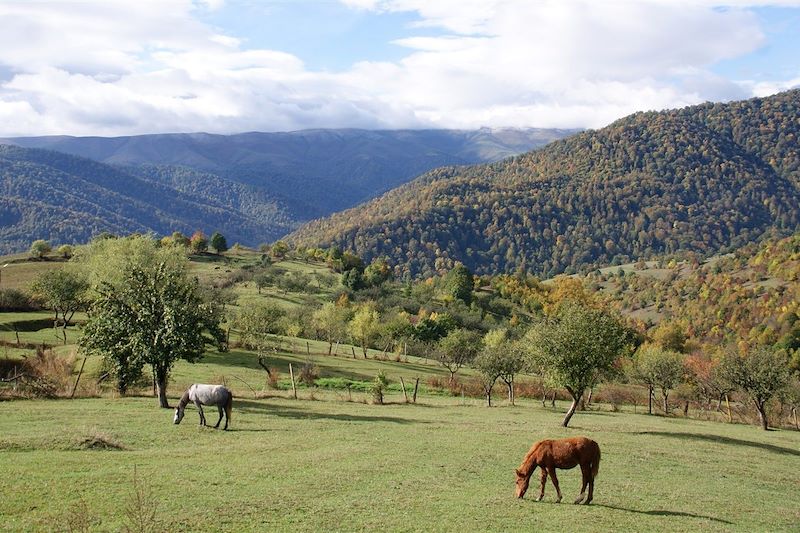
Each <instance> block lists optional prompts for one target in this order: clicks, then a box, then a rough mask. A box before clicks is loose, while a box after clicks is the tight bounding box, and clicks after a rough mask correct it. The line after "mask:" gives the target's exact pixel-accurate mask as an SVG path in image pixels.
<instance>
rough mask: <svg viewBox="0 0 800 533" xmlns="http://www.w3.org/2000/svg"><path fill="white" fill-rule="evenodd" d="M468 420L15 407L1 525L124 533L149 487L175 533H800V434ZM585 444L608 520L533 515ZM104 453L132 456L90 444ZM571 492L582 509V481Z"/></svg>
mask: <svg viewBox="0 0 800 533" xmlns="http://www.w3.org/2000/svg"><path fill="white" fill-rule="evenodd" d="M391 399H392V400H395V401H397V400H398V399H399V398H398V397H397V396H396V395H395V396H394V397H393V398H391ZM455 402H456V400H455V399H449V398H448V399H431V398H426V399H425V400H424V404H422V405H404V404H394V405H385V406H377V405H368V404H365V403H358V402H344V401H341V400H340V399H339V398H338V395H336V394H328V395H322V396H321V399H320V400H317V401H310V400H297V401H295V400H291V399H287V398H282V397H280V398H279V397H274V398H268V399H262V400H252V399H247V398H240V399H237V401H236V403H235V407H234V414H233V419H232V429H231V430H230V431H228V432H222V431H219V430H213V429H211V428H200V427H198V426H197V425H196V423H197V415H196V413H195V412H194V411H193V410H192V411H190V412H188V413H187V417H186V419H185V420H184V422H183V424H181V425H180V426H174V425H173V424H172V423H171V422H172V412H171V411H168V410H160V409H158V408H157V407H156V405H155V400H153V399H152V398H125V399H102V398H101V399H82V400H73V401H15V402H3V403H0V435H1V437H0V467H2V471H3V476H0V493H2V494H3V498H2V499H0V523H2V524H3V529H4V530H8V531H31V530H59V529H61V530H63V529H66V528H67V526H68V525H69V524H74V523H76V522H77V523H80V522H83V523H89V524H91V525H92V529H94V530H98V531H118V530H120V528H122V527H124V526H125V525H126V524H127V523H128V522H127V520H128V519H127V517H126V514H125V511H124V509H125V508H126V507H127V506H130V505H131V503H132V502H133V501H134V499H133V493H134V485H133V478H134V469H135V470H136V472H137V476H138V479H139V481H140V484H139V489H140V491H141V493H143V502H144V505H145V507H146V508H149V506H150V505H154V506H155V517H154V520H155V521H156V522H157V523H158V529H159V530H170V531H198V530H204V531H272V530H282V531H288V530H293V531H331V530H343V531H353V530H390V531H457V530H460V531H514V530H545V531H561V530H563V531H698V530H703V531H790V530H795V531H796V530H797V525H798V521H800V508H798V506H797V501H798V497H799V496H800V477H799V476H798V474H797V465H798V462H800V434H798V433H796V432H790V431H773V432H769V433H764V432H761V431H759V430H757V429H755V428H753V427H747V426H739V425H724V424H718V423H710V422H698V421H686V420H682V419H681V420H679V419H669V418H661V417H648V416H644V415H633V414H620V413H606V412H588V413H578V414H577V415H576V417H575V419H574V425H575V427H574V428H571V429H568V430H565V429H563V428H561V427H559V425H558V422H559V420H560V412H558V413H556V412H553V411H551V410H547V409H543V408H541V407H535V406H533V405H532V404H529V405H523V406H517V407H499V408H491V409H490V408H485V407H482V406H480V402H479V401H474V402H469V401H468V405H455ZM562 407H563V406H562ZM209 419H211V420H213V419H214V415H211V416H209ZM578 434H584V435H588V436H590V437H592V438H594V439H595V440H597V441H598V442H599V443H600V445H601V448H602V453H603V459H602V462H601V467H600V475H599V477H598V479H597V484H596V491H595V500H594V503H593V504H592V505H591V506H575V505H572V504H568V503H561V504H555V503H553V499H554V495H555V493H554V490H553V488H552V486H548V488H547V492H546V495H545V500H544V501H543V502H540V503H537V502H535V501H533V500H532V499H531V497H530V495H529V496H528V497H526V498H525V499H524V500H517V499H515V498H514V497H513V469H514V468H515V467H516V466H518V464H519V462H520V461H521V459H522V456H523V455H524V453H525V452H526V450H527V449H528V447H529V446H530V444H531V443H532V442H533V441H534V440H537V439H540V438H543V437H560V436H566V435H578ZM97 435H101V436H104V438H106V439H107V440H111V441H114V442H116V443H118V444H119V445H120V446H122V447H124V449H122V450H102V449H92V448H87V447H85V446H84V445H82V444H81V442H82V441H83V440H85V439H86V438H89V437H92V436H97ZM559 474H560V476H559V478H560V482H561V487H562V491H563V492H564V497H565V501H568V500H570V499H571V498H574V496H575V495H576V494H577V492H578V489H579V483H580V474H579V472H578V471H577V470H571V471H559Z"/></svg>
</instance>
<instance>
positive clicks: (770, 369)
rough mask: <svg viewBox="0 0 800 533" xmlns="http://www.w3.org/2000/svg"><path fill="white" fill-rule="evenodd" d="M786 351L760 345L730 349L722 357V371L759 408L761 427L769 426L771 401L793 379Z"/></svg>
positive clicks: (757, 409)
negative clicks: (738, 350)
mask: <svg viewBox="0 0 800 533" xmlns="http://www.w3.org/2000/svg"><path fill="white" fill-rule="evenodd" d="M786 362H787V361H786V354H785V353H784V352H782V351H777V350H771V349H769V348H767V347H758V348H756V349H754V350H753V351H751V352H750V353H736V352H733V351H731V352H728V353H727V354H725V357H723V358H722V361H721V373H722V375H723V376H724V378H725V379H726V380H727V381H728V382H729V383H730V384H731V385H733V386H734V387H736V388H738V389H741V390H742V391H744V392H745V393H746V394H747V395H748V396H749V397H750V399H751V400H752V401H753V404H754V405H755V407H756V411H758V418H759V421H760V422H761V428H762V429H764V430H767V429H768V428H769V421H768V420H767V402H768V401H770V399H772V397H773V396H775V395H776V394H778V393H779V392H781V391H782V390H783V389H784V388H785V387H786V385H787V384H788V382H789V369H788V367H787V364H786Z"/></svg>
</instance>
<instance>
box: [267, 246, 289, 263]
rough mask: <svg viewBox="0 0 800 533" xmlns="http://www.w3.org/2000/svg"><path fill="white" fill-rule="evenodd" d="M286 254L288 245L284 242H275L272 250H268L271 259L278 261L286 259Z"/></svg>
mask: <svg viewBox="0 0 800 533" xmlns="http://www.w3.org/2000/svg"><path fill="white" fill-rule="evenodd" d="M288 252H289V245H288V244H286V242H285V241H275V244H273V245H272V248H271V249H270V253H271V254H272V257H274V258H275V259H278V260H280V259H283V258H284V257H286V254H287V253H288Z"/></svg>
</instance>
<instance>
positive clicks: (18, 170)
mask: <svg viewBox="0 0 800 533" xmlns="http://www.w3.org/2000/svg"><path fill="white" fill-rule="evenodd" d="M237 186H238V184H230V187H231V188H232V189H233V190H236V188H237ZM291 227H292V223H291V222H290V221H289V220H288V218H286V217H285V215H284V214H283V213H282V212H281V211H280V210H279V209H277V208H275V209H274V213H273V216H272V217H271V218H267V217H258V216H253V214H252V213H248V211H247V210H246V209H242V208H241V206H239V205H237V204H236V202H232V201H231V200H230V198H209V197H207V196H203V195H200V194H193V193H191V192H184V191H180V190H178V189H177V188H175V187H171V186H169V185H165V184H162V183H158V182H156V181H152V180H147V179H143V178H141V177H139V176H136V175H133V174H130V173H127V172H125V171H124V170H122V169H120V168H117V167H113V166H110V165H105V164H103V163H98V162H96V161H92V160H89V159H85V158H80V157H75V156H71V155H67V154H63V153H60V152H54V151H51V150H39V149H29V148H19V147H15V146H8V145H0V253H8V252H14V251H20V250H25V249H27V247H28V246H30V243H31V241H32V240H34V239H38V238H44V239H46V240H49V241H51V242H52V243H76V242H77V243H80V242H86V241H87V240H88V239H90V238H91V237H92V236H94V235H96V234H98V233H100V232H103V231H108V232H111V233H116V234H128V233H132V232H150V231H152V232H155V233H158V234H161V235H163V234H168V233H171V232H173V231H183V232H185V233H191V232H192V231H194V230H195V229H198V228H201V229H203V228H224V229H225V230H226V231H227V232H228V233H227V236H228V238H229V239H231V242H236V241H240V242H248V241H249V242H256V241H258V239H260V238H261V237H262V236H265V235H267V236H270V237H271V238H277V236H279V235H281V234H282V233H283V232H285V231H286V230H287V229H288V228H291ZM276 228H277V229H276ZM267 240H268V239H267Z"/></svg>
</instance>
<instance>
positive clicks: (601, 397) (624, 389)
mask: <svg viewBox="0 0 800 533" xmlns="http://www.w3.org/2000/svg"><path fill="white" fill-rule="evenodd" d="M641 396H642V395H641V391H637V390H636V389H634V388H633V387H631V386H630V385H618V384H616V383H609V384H606V385H603V387H602V388H601V389H600V390H598V391H597V392H596V393H595V394H594V397H593V398H592V400H593V401H594V402H597V403H607V404H609V405H610V406H611V410H612V411H615V412H616V411H618V410H619V407H620V406H621V405H636V404H640V405H645V404H647V398H646V394H645V397H641Z"/></svg>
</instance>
